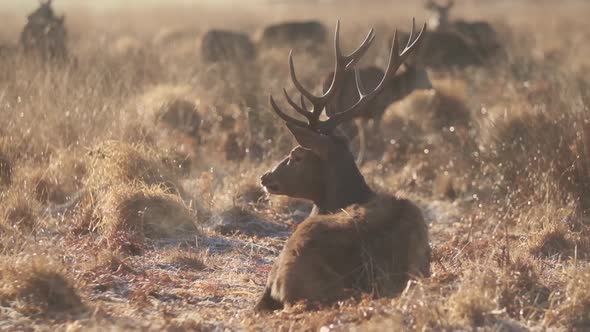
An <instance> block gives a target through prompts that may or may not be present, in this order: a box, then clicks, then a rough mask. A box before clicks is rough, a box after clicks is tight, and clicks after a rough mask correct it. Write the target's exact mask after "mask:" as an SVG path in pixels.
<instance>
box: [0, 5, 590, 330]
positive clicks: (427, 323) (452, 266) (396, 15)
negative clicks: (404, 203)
mask: <svg viewBox="0 0 590 332" xmlns="http://www.w3.org/2000/svg"><path fill="white" fill-rule="evenodd" d="M456 2H457V4H456V5H455V8H454V9H453V12H452V14H451V15H452V17H453V18H464V19H473V20H475V19H477V20H485V21H487V22H489V23H491V24H492V26H493V27H494V28H495V30H496V31H497V33H498V36H499V40H500V42H501V45H502V50H501V51H500V52H499V53H498V54H497V56H496V57H494V58H493V59H490V61H488V62H486V64H485V65H482V66H466V67H437V68H428V75H429V76H430V79H431V81H432V83H433V86H434V88H433V89H431V90H422V91H415V92H414V93H412V94H410V95H409V96H407V97H405V98H404V99H402V100H400V101H397V102H395V103H393V104H392V105H390V106H389V107H388V109H387V110H386V112H385V114H384V116H383V119H382V121H381V122H380V123H373V124H370V125H372V126H373V128H377V127H378V128H379V130H369V131H366V135H367V137H366V141H367V151H366V153H365V157H364V161H363V163H362V165H361V166H359V168H360V170H361V172H362V173H363V175H364V177H365V179H366V181H367V183H369V184H370V185H371V186H372V188H374V189H376V190H378V191H381V192H386V193H392V194H395V195H398V196H400V197H406V198H409V199H411V200H412V201H414V202H416V204H417V205H418V206H419V207H420V208H421V210H422V212H423V214H424V217H425V219H426V221H427V222H428V225H429V232H430V241H431V247H432V255H433V256H432V263H431V269H432V275H431V276H430V277H429V278H423V279H418V280H413V281H411V282H410V283H408V286H407V287H406V288H405V290H404V291H403V292H402V293H401V294H400V295H399V296H397V297H393V298H391V297H376V296H371V295H370V294H363V295H359V296H356V297H354V298H350V299H348V300H346V301H342V302H338V303H336V304H334V305H332V306H325V307H321V308H317V309H315V310H307V309H306V308H305V306H303V305H302V306H294V307H291V308H289V309H286V310H283V311H277V312H274V313H256V312H254V311H253V307H254V305H255V304H256V301H257V299H258V298H259V296H260V294H261V293H262V291H263V290H264V285H265V283H266V278H267V275H268V273H269V271H270V269H271V266H272V264H273V262H274V261H275V259H276V257H277V256H278V254H279V253H280V251H281V249H282V247H283V244H284V242H285V240H286V239H287V238H288V236H289V235H290V234H291V233H292V232H293V230H294V229H295V228H296V227H297V224H298V223H299V222H301V221H302V220H304V219H305V217H306V216H307V215H308V214H309V212H310V210H311V208H312V205H311V203H309V202H307V201H303V200H297V199H290V198H287V197H280V196H273V195H269V194H268V193H266V192H265V191H264V189H263V188H262V187H261V186H260V180H259V178H260V176H261V175H262V174H263V173H264V172H266V171H267V170H268V169H270V168H271V167H272V166H273V165H274V164H276V163H277V162H278V161H279V160H280V159H282V158H283V157H284V156H285V155H286V154H287V153H288V152H289V151H290V149H291V148H292V147H294V146H295V141H294V140H293V138H292V136H291V134H290V133H289V132H288V131H287V130H286V128H285V126H284V122H283V121H281V120H280V119H279V118H278V117H277V116H276V114H274V113H273V112H272V110H271V108H270V105H269V102H268V97H269V95H270V94H271V93H273V95H275V96H280V94H281V89H282V87H286V88H287V90H288V91H290V92H293V91H295V90H294V88H293V85H292V83H291V80H290V78H289V66H288V61H287V56H288V52H289V47H280V48H272V49H259V50H257V57H256V60H252V61H247V60H246V59H236V61H232V62H229V63H212V64H209V63H205V61H203V59H201V53H200V47H201V40H202V36H203V35H204V34H205V33H206V32H207V30H208V29H211V28H224V29H231V30H236V31H241V32H244V33H246V34H248V35H249V36H251V37H252V38H253V39H254V40H256V38H258V36H259V35H260V31H261V29H262V28H264V26H266V25H267V24H269V23H276V22H281V21H284V20H288V19H318V20H320V21H321V22H322V23H324V24H325V25H326V27H327V28H328V41H326V43H325V45H322V46H321V47H320V48H319V49H315V50H313V51H311V50H307V49H298V48H296V47H295V48H294V57H295V61H296V65H297V73H298V75H299V78H300V79H301V81H302V82H303V83H304V84H305V85H306V86H307V87H309V88H310V89H311V88H313V89H314V91H315V92H317V93H319V92H320V89H321V81H322V79H323V77H324V75H326V74H327V73H329V72H330V71H331V70H332V69H333V48H332V42H331V40H332V38H333V37H332V36H333V29H334V26H335V22H336V19H337V18H340V20H341V29H342V31H341V39H342V44H343V45H342V47H343V49H344V50H345V51H346V52H349V51H350V50H352V48H353V47H355V46H356V45H358V43H359V42H361V41H362V39H363V38H364V36H365V34H366V32H367V31H368V30H369V29H370V28H371V27H374V28H375V30H376V34H377V38H376V40H375V42H374V43H373V46H372V48H371V50H370V51H369V52H368V54H367V55H366V56H365V58H364V59H363V63H364V64H374V65H377V66H379V67H382V68H383V67H384V66H385V65H386V61H387V56H388V51H389V38H390V36H391V35H392V33H393V31H394V30H395V29H396V28H398V29H400V30H408V29H409V27H410V26H411V22H412V17H415V18H416V22H417V24H420V25H421V24H422V23H423V22H425V21H426V20H427V19H428V17H429V15H430V14H429V13H428V12H427V11H426V10H425V9H424V8H423V7H422V4H421V3H419V2H418V1H416V3H413V4H407V3H406V1H387V2H385V1H383V2H382V1H373V2H368V3H367V4H365V3H364V2H363V4H362V5H361V4H360V3H361V2H360V1H359V2H358V3H356V2H353V1H349V2H345V3H342V4H334V3H329V2H328V3H323V2H320V3H319V4H299V5H297V4H295V5H286V4H272V5H264V4H260V3H256V5H252V6H247V5H245V4H244V5H239V6H232V7H222V6H217V7H207V6H205V5H200V6H192V7H191V6H186V7H164V8H158V9H153V8H152V9H139V8H136V9H120V10H117V11H104V12H100V13H98V12H96V13H94V12H91V11H87V10H84V9H82V8H78V7H75V8H74V7H72V8H69V7H68V8H62V7H60V3H59V1H57V0H56V2H55V3H54V8H55V10H56V11H57V12H58V13H65V14H66V21H65V25H66V27H67V32H68V51H69V54H70V55H71V56H72V57H73V58H75V60H72V61H68V62H66V63H45V62H43V61H38V60H37V59H34V58H31V57H25V56H21V55H19V54H18V53H17V55H11V54H8V55H6V54H4V53H2V52H1V50H2V48H0V331H20V330H24V331H50V330H59V331H60V330H67V331H88V330H91V331H93V330H95V331H127V330H138V331H146V330H155V331H156V330H166V331H185V330H187V331H191V330H198V331H201V330H206V331H208V330H219V331H221V330H268V331H290V330H319V331H322V332H324V331H332V330H336V331H340V330H355V331H356V330H362V331H365V330H367V331H405V330H408V331H410V330H412V331H413V330H419V331H430V330H434V331H450V330H467V331H470V330H478V331H480V330H481V331H526V330H535V331H544V330H553V329H555V330H557V331H562V330H563V331H590V215H589V213H590V58H589V57H588V55H589V54H590V21H589V20H588V13H590V3H587V2H586V1H575V0H568V1H560V2H552V1H532V0H531V1H495V2H493V1H456ZM0 6H1V5H0ZM0 10H1V8H0ZM33 10H34V8H30V9H29V10H28V11H33ZM28 11H27V12H28ZM0 20H1V21H2V31H0V45H8V48H10V47H12V46H11V45H16V44H17V43H18V38H19V34H20V31H21V29H22V27H23V25H24V24H25V20H26V19H25V16H24V15H16V14H14V13H11V12H5V13H0ZM293 95H295V94H293ZM279 99H280V100H281V102H283V99H282V96H281V97H280V98H279ZM285 104H286V103H285ZM191 105H192V106H191ZM171 109H185V110H187V111H186V112H180V113H179V114H181V115H170V114H176V113H174V111H171ZM171 112H172V113H171ZM178 123H181V125H178ZM375 133H377V134H375ZM372 134H375V135H372ZM353 144H356V143H355V142H353Z"/></svg>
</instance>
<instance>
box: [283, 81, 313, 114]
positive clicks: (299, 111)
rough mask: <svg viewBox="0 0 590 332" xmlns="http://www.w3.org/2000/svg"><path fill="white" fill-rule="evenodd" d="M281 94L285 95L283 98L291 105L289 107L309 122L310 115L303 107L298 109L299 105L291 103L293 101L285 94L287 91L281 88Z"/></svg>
mask: <svg viewBox="0 0 590 332" xmlns="http://www.w3.org/2000/svg"><path fill="white" fill-rule="evenodd" d="M283 93H284V94H285V98H286V99H287V102H288V103H289V105H291V107H293V108H294V109H295V110H296V111H297V113H299V114H301V115H303V116H304V117H306V118H307V119H308V120H309V121H310V122H311V113H309V112H308V111H306V110H305V109H304V108H303V107H300V106H299V105H297V104H296V103H295V102H294V101H293V99H291V96H289V93H287V89H284V88H283ZM302 100H303V99H302Z"/></svg>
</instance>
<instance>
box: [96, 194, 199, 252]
mask: <svg viewBox="0 0 590 332" xmlns="http://www.w3.org/2000/svg"><path fill="white" fill-rule="evenodd" d="M95 213H97V214H98V215H97V216H96V218H97V219H98V222H97V224H96V226H95V227H96V228H97V229H98V231H99V232H100V233H101V234H103V235H104V236H105V237H106V238H107V240H108V241H110V245H111V246H112V247H114V248H119V249H121V248H122V246H127V245H131V246H133V245H135V244H136V243H142V242H143V239H144V238H152V239H154V238H173V237H179V236H183V235H186V234H195V233H196V226H195V224H196V222H197V217H196V214H195V213H194V212H193V211H192V210H191V209H190V208H189V207H188V206H186V205H185V203H184V202H183V201H182V199H181V198H180V197H179V196H177V195H174V194H170V193H168V191H167V190H166V189H164V188H162V187H158V186H151V187H147V186H133V185H131V186H129V185H118V186H115V187H114V188H109V190H108V192H107V193H106V194H105V195H104V197H103V198H101V199H100V200H99V201H98V203H97V208H96V211H95ZM121 242H123V243H121ZM128 249H130V250H132V251H134V250H136V249H132V248H128Z"/></svg>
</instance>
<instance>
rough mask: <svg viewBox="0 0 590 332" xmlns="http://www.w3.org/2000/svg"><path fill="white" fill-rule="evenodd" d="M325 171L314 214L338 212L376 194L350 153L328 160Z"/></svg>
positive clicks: (366, 200)
mask: <svg viewBox="0 0 590 332" xmlns="http://www.w3.org/2000/svg"><path fill="white" fill-rule="evenodd" d="M323 173H324V177H323V178H324V179H325V180H324V181H325V182H324V186H323V187H324V189H323V190H322V195H319V197H318V198H317V199H314V204H315V206H314V209H313V210H312V215H314V214H328V213H336V212H338V211H340V210H341V209H344V208H346V207H347V206H349V205H351V204H364V203H367V202H368V201H369V200H370V199H371V198H372V197H373V196H374V193H373V191H372V190H371V188H369V186H368V185H367V183H366V182H365V178H364V177H363V176H362V174H361V172H360V171H359V169H358V168H357V166H356V164H355V162H354V160H353V157H352V155H350V154H348V155H346V156H340V157H338V158H336V160H329V161H327V162H326V164H325V166H324V172H323Z"/></svg>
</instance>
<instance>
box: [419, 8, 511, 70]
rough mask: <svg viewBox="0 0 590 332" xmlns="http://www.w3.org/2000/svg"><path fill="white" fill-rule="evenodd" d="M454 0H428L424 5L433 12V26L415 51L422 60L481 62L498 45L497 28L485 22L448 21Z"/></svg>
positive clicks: (438, 64) (440, 64) (435, 64)
mask: <svg viewBox="0 0 590 332" xmlns="http://www.w3.org/2000/svg"><path fill="white" fill-rule="evenodd" d="M453 5H454V1H453V0H449V1H447V3H446V4H445V5H441V4H439V3H437V2H435V1H434V0H428V1H426V3H425V7H426V8H427V9H429V10H432V11H433V12H434V17H433V19H432V20H431V21H433V22H434V26H433V28H434V29H433V30H432V31H430V32H429V33H427V34H426V36H425V38H424V39H425V40H424V47H422V49H421V50H420V51H419V52H418V53H419V54H418V58H419V61H420V62H421V63H422V64H425V65H428V66H433V67H444V66H448V65H460V66H466V65H480V64H482V63H484V62H485V61H486V60H487V59H489V58H490V57H492V56H493V55H494V54H496V52H497V51H498V49H499V48H500V43H499V42H498V39H497V36H496V32H495V31H494V29H493V28H492V26H490V24H488V23H486V22H467V21H463V20H457V21H451V20H450V18H449V16H450V10H451V8H452V7H453Z"/></svg>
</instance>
